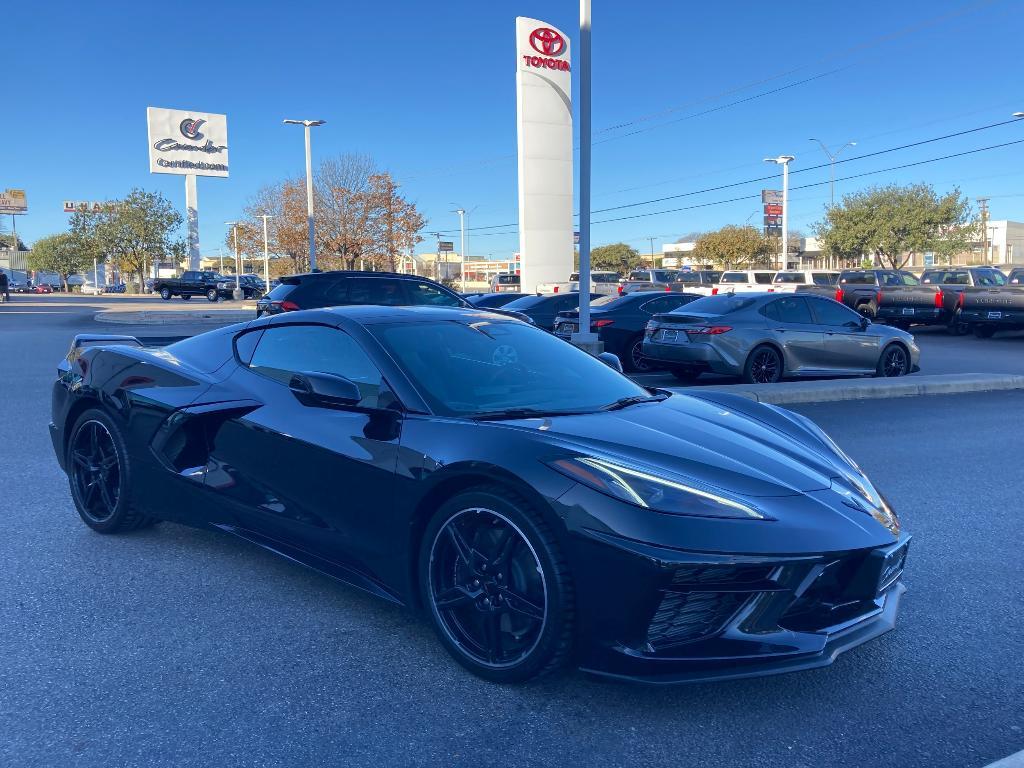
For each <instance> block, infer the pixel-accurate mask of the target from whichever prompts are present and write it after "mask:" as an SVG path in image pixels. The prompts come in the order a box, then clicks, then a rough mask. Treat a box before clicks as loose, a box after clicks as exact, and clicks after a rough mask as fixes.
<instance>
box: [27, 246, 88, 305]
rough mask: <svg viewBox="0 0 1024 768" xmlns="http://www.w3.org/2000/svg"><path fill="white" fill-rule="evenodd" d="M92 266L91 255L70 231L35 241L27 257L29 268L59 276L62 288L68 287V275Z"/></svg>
mask: <svg viewBox="0 0 1024 768" xmlns="http://www.w3.org/2000/svg"><path fill="white" fill-rule="evenodd" d="M91 266H92V256H91V255H90V254H89V251H88V249H87V248H83V247H82V244H81V243H80V242H79V241H78V238H77V237H76V236H75V235H74V234H73V233H71V232H62V233H60V234H58V235H50V236H49V237H43V238H40V239H39V240H37V241H36V244H35V246H34V247H33V248H32V253H31V254H30V255H29V257H28V267H29V269H33V270H38V271H40V272H53V273H55V274H57V275H59V276H60V279H61V282H62V283H63V284H64V290H65V291H66V290H67V289H68V275H73V274H75V273H76V272H82V271H84V270H86V269H88V268H89V267H91Z"/></svg>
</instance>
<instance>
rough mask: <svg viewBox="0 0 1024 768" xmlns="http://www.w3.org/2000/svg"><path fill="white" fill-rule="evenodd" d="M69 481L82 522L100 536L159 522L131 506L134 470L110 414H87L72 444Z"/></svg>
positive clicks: (68, 459)
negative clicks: (132, 471)
mask: <svg viewBox="0 0 1024 768" xmlns="http://www.w3.org/2000/svg"><path fill="white" fill-rule="evenodd" d="M67 471H68V482H69V483H70V485H71V497H72V499H73V500H74V502H75V507H76V508H77V509H78V514H79V515H80V516H81V518H82V520H83V521H85V523H86V524H87V525H88V526H89V527H90V528H92V529H93V530H95V531H99V532H100V533H117V532H120V531H128V530H133V529H135V528H141V527H143V526H145V525H150V524H152V523H154V522H156V520H155V519H154V518H152V517H149V516H148V515H145V514H143V513H141V512H140V511H139V510H137V509H135V508H134V507H133V505H132V503H131V501H132V500H131V498H130V496H131V491H130V489H131V482H130V480H131V468H130V465H129V462H128V454H127V450H126V447H125V444H124V438H123V437H122V436H121V432H120V430H119V429H118V428H117V426H116V425H115V424H114V422H113V421H112V420H111V419H110V417H109V416H107V414H105V413H104V412H103V411H100V410H98V409H90V410H87V411H85V412H84V413H83V414H82V415H81V416H80V417H79V418H78V421H76V422H75V426H74V429H73V430H72V433H71V439H70V441H69V442H68V453H67Z"/></svg>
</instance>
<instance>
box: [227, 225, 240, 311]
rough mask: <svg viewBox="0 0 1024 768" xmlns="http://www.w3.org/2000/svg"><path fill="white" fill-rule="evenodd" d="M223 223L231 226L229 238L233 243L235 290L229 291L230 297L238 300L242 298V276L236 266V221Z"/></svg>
mask: <svg viewBox="0 0 1024 768" xmlns="http://www.w3.org/2000/svg"><path fill="white" fill-rule="evenodd" d="M224 223H225V224H227V225H228V226H229V227H231V239H232V240H233V241H234V243H235V290H233V291H232V292H231V298H233V299H234V300H235V301H238V300H239V299H241V298H242V278H241V276H240V275H239V272H240V271H241V270H240V269H239V267H238V222H237V221H225V222H224Z"/></svg>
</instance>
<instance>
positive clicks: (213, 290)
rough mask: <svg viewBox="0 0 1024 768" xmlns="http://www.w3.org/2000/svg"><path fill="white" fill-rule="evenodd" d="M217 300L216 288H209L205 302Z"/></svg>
mask: <svg viewBox="0 0 1024 768" xmlns="http://www.w3.org/2000/svg"><path fill="white" fill-rule="evenodd" d="M217 298H218V296H217V289H216V288H210V289H209V290H208V291H207V292H206V300H207V301H217Z"/></svg>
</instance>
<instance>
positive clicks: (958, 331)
mask: <svg viewBox="0 0 1024 768" xmlns="http://www.w3.org/2000/svg"><path fill="white" fill-rule="evenodd" d="M970 330H971V329H970V326H969V325H968V324H967V323H965V322H963V321H962V320H961V319H960V313H959V312H957V313H956V314H955V315H953V317H952V319H951V320H950V321H949V322H948V323H947V324H946V332H947V333H948V334H949V335H950V336H963V335H965V334H966V333H968V332H969V331H970Z"/></svg>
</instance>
